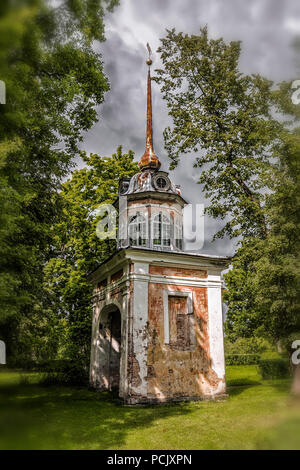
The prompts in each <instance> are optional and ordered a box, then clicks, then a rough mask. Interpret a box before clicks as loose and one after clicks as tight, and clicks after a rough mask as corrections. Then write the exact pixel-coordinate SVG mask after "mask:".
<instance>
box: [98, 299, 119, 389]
mask: <svg viewBox="0 0 300 470" xmlns="http://www.w3.org/2000/svg"><path fill="white" fill-rule="evenodd" d="M98 354H99V384H100V387H101V388H104V389H107V390H113V391H117V390H119V383H120V359H121V313H120V310H119V309H118V308H117V307H116V306H115V305H109V306H107V307H105V308H104V309H103V311H102V313H101V316H100V323H99V341H98Z"/></svg>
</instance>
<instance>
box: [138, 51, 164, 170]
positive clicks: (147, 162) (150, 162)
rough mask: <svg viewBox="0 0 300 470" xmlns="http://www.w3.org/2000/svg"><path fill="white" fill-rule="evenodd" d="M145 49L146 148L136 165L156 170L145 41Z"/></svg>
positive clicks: (158, 162)
mask: <svg viewBox="0 0 300 470" xmlns="http://www.w3.org/2000/svg"><path fill="white" fill-rule="evenodd" d="M147 49H148V53H149V57H148V59H147V60H146V64H147V65H148V66H149V68H148V80H147V125H146V148H145V153H144V155H143V156H142V157H141V159H140V161H139V163H138V165H139V168H140V170H142V171H143V170H148V169H154V170H158V169H159V168H160V165H161V163H160V161H159V159H158V157H157V156H156V155H155V153H154V150H153V130H152V98H151V75H150V66H151V65H152V59H151V48H150V46H149V44H148V43H147Z"/></svg>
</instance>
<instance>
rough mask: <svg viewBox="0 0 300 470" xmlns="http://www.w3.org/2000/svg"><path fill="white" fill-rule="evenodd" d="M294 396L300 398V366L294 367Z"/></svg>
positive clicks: (292, 390) (292, 391)
mask: <svg viewBox="0 0 300 470" xmlns="http://www.w3.org/2000/svg"><path fill="white" fill-rule="evenodd" d="M291 393H292V395H295V396H297V397H300V364H297V365H294V366H293V382H292V389H291Z"/></svg>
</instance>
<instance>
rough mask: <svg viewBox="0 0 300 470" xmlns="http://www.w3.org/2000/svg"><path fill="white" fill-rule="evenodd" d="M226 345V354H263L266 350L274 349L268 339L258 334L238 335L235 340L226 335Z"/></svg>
mask: <svg viewBox="0 0 300 470" xmlns="http://www.w3.org/2000/svg"><path fill="white" fill-rule="evenodd" d="M224 346H225V354H261V353H263V352H266V351H274V346H273V345H272V344H271V343H270V342H269V341H268V340H267V339H265V338H263V337H256V336H253V337H251V338H244V337H238V338H237V339H236V340H235V341H233V342H232V341H230V340H229V338H228V337H225V341H224Z"/></svg>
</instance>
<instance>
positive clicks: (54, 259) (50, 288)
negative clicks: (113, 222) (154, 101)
mask: <svg viewBox="0 0 300 470" xmlns="http://www.w3.org/2000/svg"><path fill="white" fill-rule="evenodd" d="M82 156H83V159H84V161H85V163H86V164H87V167H86V168H83V169H81V170H76V171H74V173H73V175H72V178H71V179H69V180H68V181H67V182H66V183H64V185H63V188H62V192H61V200H62V206H63V216H62V217H61V218H60V220H59V221H57V223H56V224H55V225H54V226H53V227H52V230H51V234H52V256H51V259H50V260H49V262H48V263H47V265H46V266H45V289H46V292H47V297H48V302H49V308H50V310H51V311H53V312H55V313H56V315H57V317H58V318H59V317H60V318H64V319H65V320H66V321H67V335H66V337H67V345H66V348H65V349H66V354H67V356H68V358H70V359H76V361H77V362H79V363H80V364H81V365H82V367H83V368H86V365H87V364H88V363H89V351H90V342H91V322H92V305H91V294H92V291H91V285H90V284H89V282H88V279H87V274H88V273H89V272H91V271H93V270H94V269H95V268H96V267H97V266H98V265H99V264H100V263H101V262H102V261H103V260H104V259H105V258H106V257H107V256H109V254H111V253H112V252H113V251H114V250H115V248H116V243H115V240H109V239H107V240H99V238H98V237H97V234H96V226H97V223H98V221H99V216H98V215H97V211H96V209H97V207H98V206H99V204H101V203H108V204H112V203H113V202H114V201H115V200H116V198H117V194H118V183H119V179H120V178H122V177H124V176H129V177H130V176H132V175H133V174H135V173H136V172H137V171H138V166H137V164H136V163H135V162H134V161H133V152H132V151H129V152H128V154H123V153H122V147H121V146H119V147H118V149H117V151H116V153H115V154H113V155H112V157H110V158H107V157H100V156H99V155H96V154H91V155H90V156H87V155H86V154H84V153H82Z"/></svg>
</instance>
